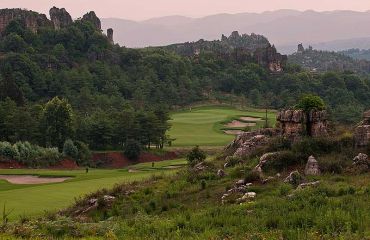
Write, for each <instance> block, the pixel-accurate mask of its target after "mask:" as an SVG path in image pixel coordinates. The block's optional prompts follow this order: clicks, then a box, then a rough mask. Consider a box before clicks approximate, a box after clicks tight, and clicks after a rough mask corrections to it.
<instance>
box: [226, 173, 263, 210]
mask: <svg viewBox="0 0 370 240" xmlns="http://www.w3.org/2000/svg"><path fill="white" fill-rule="evenodd" d="M250 186H252V183H246V182H245V180H243V179H241V180H238V181H237V182H235V185H234V187H233V188H231V189H229V190H228V191H227V192H226V193H224V194H223V195H222V197H221V203H222V204H225V203H228V202H230V199H236V200H235V202H236V203H243V202H247V201H250V200H253V199H255V198H256V196H257V194H256V193H255V192H248V187H250Z"/></svg>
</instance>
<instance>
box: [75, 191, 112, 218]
mask: <svg viewBox="0 0 370 240" xmlns="http://www.w3.org/2000/svg"><path fill="white" fill-rule="evenodd" d="M115 200H116V197H114V196H111V195H104V196H103V197H102V198H101V199H98V198H91V199H88V200H87V206H85V207H84V208H82V209H78V210H76V211H75V212H74V215H83V214H86V213H89V212H91V211H92V210H95V209H97V208H98V207H99V204H103V205H104V206H107V207H110V206H112V204H113V202H114V201H115ZM101 201H102V202H101Z"/></svg>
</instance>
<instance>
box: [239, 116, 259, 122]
mask: <svg viewBox="0 0 370 240" xmlns="http://www.w3.org/2000/svg"><path fill="white" fill-rule="evenodd" d="M240 120H242V121H247V122H259V121H262V118H259V117H241V118H240Z"/></svg>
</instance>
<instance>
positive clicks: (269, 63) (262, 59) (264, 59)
mask: <svg viewBox="0 0 370 240" xmlns="http://www.w3.org/2000/svg"><path fill="white" fill-rule="evenodd" d="M253 55H254V56H255V58H256V61H257V62H258V64H260V65H263V66H266V67H267V68H268V69H269V70H270V72H273V73H280V72H283V65H284V64H285V63H286V61H287V60H288V57H287V56H286V55H281V54H280V53H278V52H277V50H276V48H275V46H269V47H267V48H260V49H257V50H256V51H255V52H254V54H253Z"/></svg>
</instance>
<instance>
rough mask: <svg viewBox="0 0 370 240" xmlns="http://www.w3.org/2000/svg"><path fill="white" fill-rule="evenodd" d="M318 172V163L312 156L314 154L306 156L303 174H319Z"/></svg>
mask: <svg viewBox="0 0 370 240" xmlns="http://www.w3.org/2000/svg"><path fill="white" fill-rule="evenodd" d="M320 173H321V172H320V168H319V163H318V162H317V160H316V159H315V158H314V156H310V157H309V158H308V161H307V164H306V168H305V170H304V174H305V175H307V176H309V175H312V176H316V175H320Z"/></svg>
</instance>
